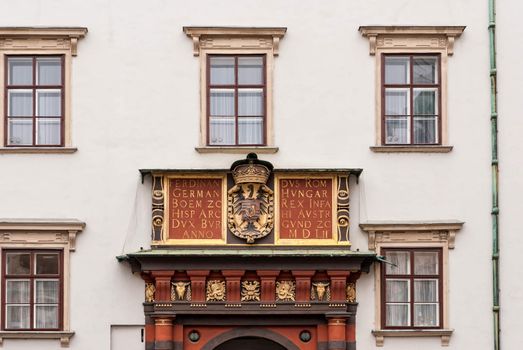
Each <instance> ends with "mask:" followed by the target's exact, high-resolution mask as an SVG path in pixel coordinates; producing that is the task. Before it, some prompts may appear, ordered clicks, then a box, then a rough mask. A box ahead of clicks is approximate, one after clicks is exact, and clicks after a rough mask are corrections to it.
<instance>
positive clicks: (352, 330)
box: [346, 316, 356, 350]
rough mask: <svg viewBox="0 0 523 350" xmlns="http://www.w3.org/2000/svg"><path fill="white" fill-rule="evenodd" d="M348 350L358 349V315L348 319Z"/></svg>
mask: <svg viewBox="0 0 523 350" xmlns="http://www.w3.org/2000/svg"><path fill="white" fill-rule="evenodd" d="M346 338H347V350H356V317H355V316H350V317H349V318H348V319H347V333H346Z"/></svg>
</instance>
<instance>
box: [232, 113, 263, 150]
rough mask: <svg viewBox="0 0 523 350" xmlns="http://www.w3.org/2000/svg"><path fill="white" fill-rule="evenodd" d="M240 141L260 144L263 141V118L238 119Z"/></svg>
mask: <svg viewBox="0 0 523 350" xmlns="http://www.w3.org/2000/svg"><path fill="white" fill-rule="evenodd" d="M238 143H239V144H241V145H259V144H262V143H263V118H262V117H253V118H252V117H243V118H239V119H238Z"/></svg>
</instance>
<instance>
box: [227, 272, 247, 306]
mask: <svg viewBox="0 0 523 350" xmlns="http://www.w3.org/2000/svg"><path fill="white" fill-rule="evenodd" d="M244 273H245V271H244V270H224V271H222V274H223V276H224V277H225V283H226V293H227V294H226V295H227V303H228V304H230V303H240V302H241V290H242V286H241V279H242V276H243V274H244Z"/></svg>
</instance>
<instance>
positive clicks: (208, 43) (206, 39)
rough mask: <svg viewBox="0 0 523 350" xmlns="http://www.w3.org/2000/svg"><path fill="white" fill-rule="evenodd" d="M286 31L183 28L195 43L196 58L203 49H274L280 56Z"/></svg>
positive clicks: (194, 52) (279, 29) (266, 28)
mask: <svg viewBox="0 0 523 350" xmlns="http://www.w3.org/2000/svg"><path fill="white" fill-rule="evenodd" d="M286 31H287V28H285V27H183V32H184V33H185V34H186V35H187V36H188V37H189V38H191V39H192V41H193V54H194V56H199V55H200V52H201V49H202V48H226V49H272V52H273V55H274V56H278V49H279V43H280V39H281V38H283V36H284V35H285V32H286ZM224 39H225V41H224ZM231 39H234V41H231Z"/></svg>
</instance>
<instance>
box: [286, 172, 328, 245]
mask: <svg viewBox="0 0 523 350" xmlns="http://www.w3.org/2000/svg"><path fill="white" fill-rule="evenodd" d="M276 185H277V192H276V193H277V208H278V210H277V214H278V215H277V222H278V224H277V227H278V231H277V232H278V242H279V243H294V244H296V243H310V244H316V243H326V244H331V243H334V242H336V241H337V228H336V218H335V213H336V199H335V195H336V194H335V188H336V177H335V176H325V175H316V176H315V175H310V176H309V175H307V176H299V175H294V176H293V175H287V176H284V175H280V176H278V178H277V180H276ZM333 241H334V242H333Z"/></svg>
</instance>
